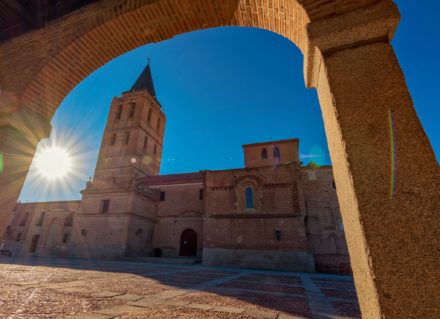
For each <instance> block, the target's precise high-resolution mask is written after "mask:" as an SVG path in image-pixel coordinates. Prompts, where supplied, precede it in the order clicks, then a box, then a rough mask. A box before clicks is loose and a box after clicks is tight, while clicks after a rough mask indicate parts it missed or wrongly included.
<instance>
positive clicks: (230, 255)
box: [203, 248, 315, 272]
mask: <svg viewBox="0 0 440 319" xmlns="http://www.w3.org/2000/svg"><path fill="white" fill-rule="evenodd" d="M203 264H204V265H209V266H228V267H242V268H255V269H270V270H288V271H302V272H315V261H314V259H313V255H312V254H310V253H308V252H298V251H273V250H272V251H271V250H252V249H240V250H235V249H220V248H205V249H203Z"/></svg>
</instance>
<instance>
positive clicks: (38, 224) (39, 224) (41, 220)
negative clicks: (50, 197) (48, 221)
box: [35, 212, 46, 226]
mask: <svg viewBox="0 0 440 319" xmlns="http://www.w3.org/2000/svg"><path fill="white" fill-rule="evenodd" d="M45 215H46V213H45V212H42V213H41V215H40V218H38V220H37V222H36V223H35V226H43V222H44V216H45Z"/></svg>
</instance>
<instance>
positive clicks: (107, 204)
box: [100, 199, 110, 213]
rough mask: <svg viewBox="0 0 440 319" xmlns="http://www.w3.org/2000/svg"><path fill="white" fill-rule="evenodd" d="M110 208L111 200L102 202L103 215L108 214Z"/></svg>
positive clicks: (101, 210)
mask: <svg viewBox="0 0 440 319" xmlns="http://www.w3.org/2000/svg"><path fill="white" fill-rule="evenodd" d="M109 208H110V200H109V199H103V200H102V201H101V209H100V212H101V213H108V211H109Z"/></svg>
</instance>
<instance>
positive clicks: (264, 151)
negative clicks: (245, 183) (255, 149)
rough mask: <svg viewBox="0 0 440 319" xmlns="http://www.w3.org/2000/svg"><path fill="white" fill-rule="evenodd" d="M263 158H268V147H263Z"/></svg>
mask: <svg viewBox="0 0 440 319" xmlns="http://www.w3.org/2000/svg"><path fill="white" fill-rule="evenodd" d="M261 158H263V159H266V158H267V149H266V148H263V149H262V150H261Z"/></svg>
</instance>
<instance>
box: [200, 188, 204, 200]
mask: <svg viewBox="0 0 440 319" xmlns="http://www.w3.org/2000/svg"><path fill="white" fill-rule="evenodd" d="M199 199H200V200H202V199H203V189H200V190H199Z"/></svg>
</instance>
